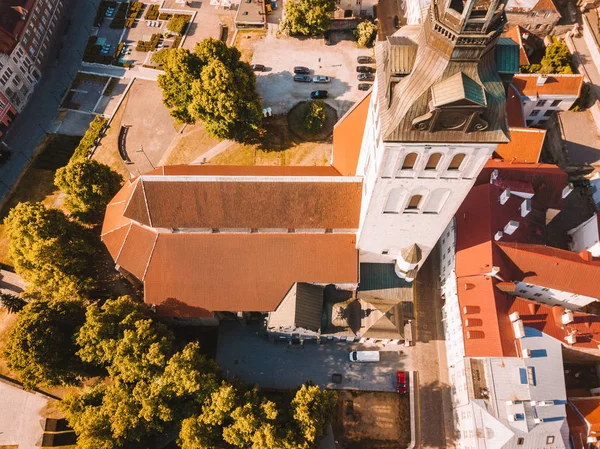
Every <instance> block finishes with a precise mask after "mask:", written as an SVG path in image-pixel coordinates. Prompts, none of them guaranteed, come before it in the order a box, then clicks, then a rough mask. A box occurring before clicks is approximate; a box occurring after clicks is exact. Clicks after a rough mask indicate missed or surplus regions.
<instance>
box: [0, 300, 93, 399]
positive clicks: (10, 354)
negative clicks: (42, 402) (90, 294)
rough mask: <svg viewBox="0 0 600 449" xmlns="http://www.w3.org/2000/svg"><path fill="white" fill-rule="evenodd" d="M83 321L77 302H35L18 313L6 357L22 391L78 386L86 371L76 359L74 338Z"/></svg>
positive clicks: (81, 304)
mask: <svg viewBox="0 0 600 449" xmlns="http://www.w3.org/2000/svg"><path fill="white" fill-rule="evenodd" d="M84 319H85V304H84V303H83V302H82V301H80V300H71V299H68V300H37V301H32V302H30V303H29V304H27V305H26V306H25V307H24V308H23V310H21V312H19V315H18V319H17V323H16V325H15V327H14V328H13V329H12V330H11V331H10V333H9V335H8V341H7V344H6V348H5V353H4V355H5V357H6V361H7V363H8V366H9V367H10V368H11V369H14V370H15V371H17V372H18V373H19V375H20V379H21V381H22V382H23V385H24V386H25V388H33V387H35V386H36V385H38V384H47V385H68V384H74V383H77V382H78V381H79V380H80V379H81V377H82V376H83V375H85V374H86V373H87V372H88V371H87V368H86V366H85V365H84V364H82V363H81V361H80V360H79V358H78V357H77V356H76V354H75V353H76V351H77V347H76V346H75V344H74V341H73V335H74V334H75V332H76V330H77V329H78V328H79V327H80V326H81V325H82V324H83V322H84Z"/></svg>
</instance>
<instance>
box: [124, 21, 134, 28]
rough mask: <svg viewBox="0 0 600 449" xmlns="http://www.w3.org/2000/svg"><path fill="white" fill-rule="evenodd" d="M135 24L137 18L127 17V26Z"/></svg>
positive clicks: (130, 26)
mask: <svg viewBox="0 0 600 449" xmlns="http://www.w3.org/2000/svg"><path fill="white" fill-rule="evenodd" d="M133 25H135V19H127V22H125V28H133Z"/></svg>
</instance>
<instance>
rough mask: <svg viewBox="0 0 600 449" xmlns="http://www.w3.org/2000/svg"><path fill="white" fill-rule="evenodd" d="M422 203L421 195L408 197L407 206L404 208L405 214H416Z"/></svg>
mask: <svg viewBox="0 0 600 449" xmlns="http://www.w3.org/2000/svg"><path fill="white" fill-rule="evenodd" d="M422 201H423V195H420V194H417V195H413V196H411V197H410V200H409V201H408V204H407V205H406V207H405V208H404V213H405V214H418V213H419V208H420V206H421V202H422Z"/></svg>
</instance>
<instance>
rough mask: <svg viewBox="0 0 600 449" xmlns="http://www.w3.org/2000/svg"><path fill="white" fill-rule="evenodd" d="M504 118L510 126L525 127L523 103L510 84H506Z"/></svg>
mask: <svg viewBox="0 0 600 449" xmlns="http://www.w3.org/2000/svg"><path fill="white" fill-rule="evenodd" d="M506 119H507V120H508V126H509V127H510V128H524V127H525V115H523V103H522V102H521V96H520V95H519V92H518V91H517V89H516V88H515V87H514V86H513V85H512V84H510V85H509V86H508V90H507V92H506ZM511 138H512V135H511ZM505 145H508V144H505Z"/></svg>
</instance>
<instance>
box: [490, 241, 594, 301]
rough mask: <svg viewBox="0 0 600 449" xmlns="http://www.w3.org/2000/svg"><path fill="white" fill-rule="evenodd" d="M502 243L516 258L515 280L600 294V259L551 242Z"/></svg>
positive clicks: (504, 250) (558, 288)
mask: <svg viewBox="0 0 600 449" xmlns="http://www.w3.org/2000/svg"><path fill="white" fill-rule="evenodd" d="M498 246H499V247H500V249H501V250H502V252H503V253H504V254H505V255H506V257H507V258H508V260H510V262H512V267H511V271H512V279H511V280H513V281H523V282H527V283H529V284H533V285H538V286H540V287H548V288H552V289H556V290H560V291H564V292H569V293H574V294H578V295H583V296H590V297H592V298H598V297H600V261H591V262H588V261H586V260H584V259H583V258H582V257H581V256H580V255H579V254H577V253H574V252H572V251H567V250H563V249H558V248H552V247H550V246H543V245H534V244H527V243H509V242H502V241H500V242H498Z"/></svg>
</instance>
